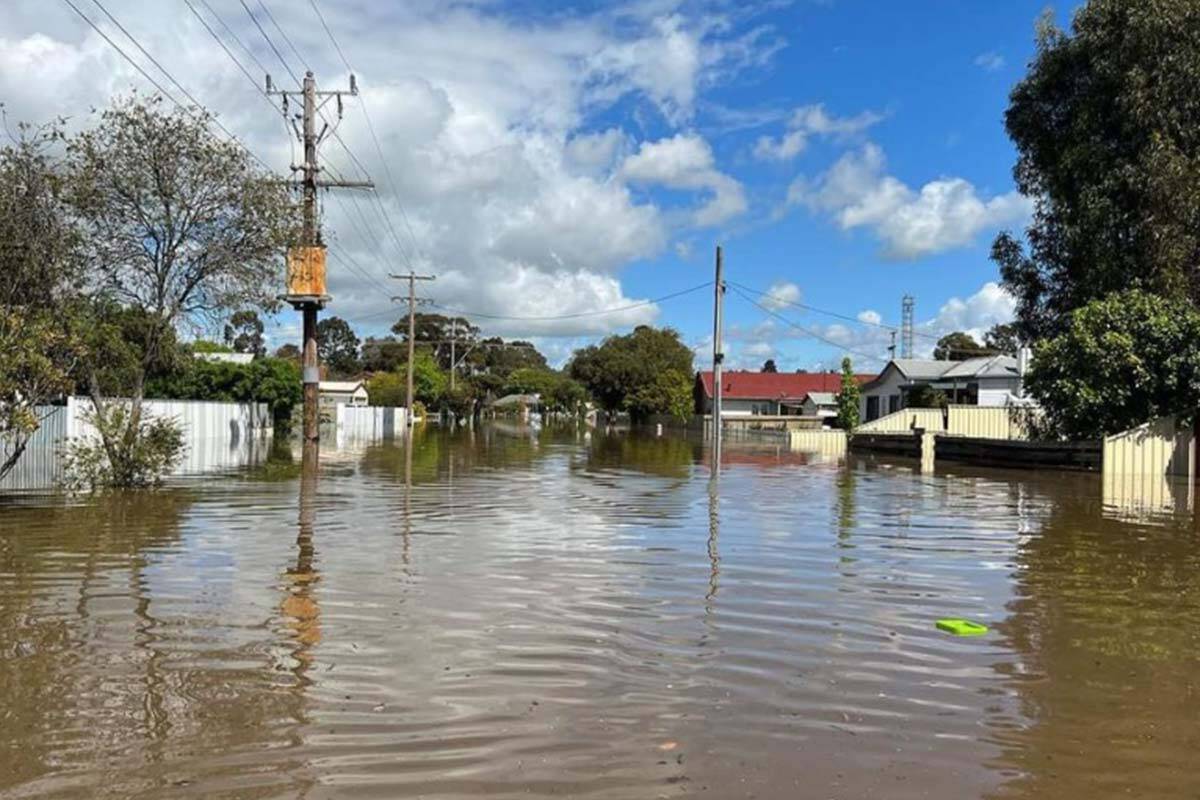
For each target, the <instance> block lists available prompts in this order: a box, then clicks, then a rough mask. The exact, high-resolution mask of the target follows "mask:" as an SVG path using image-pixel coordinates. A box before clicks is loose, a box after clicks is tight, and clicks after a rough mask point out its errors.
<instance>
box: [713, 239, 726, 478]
mask: <svg viewBox="0 0 1200 800" xmlns="http://www.w3.org/2000/svg"><path fill="white" fill-rule="evenodd" d="M724 313H725V279H724V259H723V257H722V253H721V245H717V278H716V282H715V284H714V289H713V406H712V471H713V474H714V475H715V474H716V473H718V472H720V470H721V427H722V426H721V362H722V361H724V360H725V353H724V352H722V350H721V328H722V327H723V324H722V323H723V318H724Z"/></svg>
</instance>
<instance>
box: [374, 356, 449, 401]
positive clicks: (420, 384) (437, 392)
mask: <svg viewBox="0 0 1200 800" xmlns="http://www.w3.org/2000/svg"><path fill="white" fill-rule="evenodd" d="M407 370H408V364H407V362H405V363H403V364H401V365H400V366H399V367H398V368H397V369H396V371H395V372H381V373H379V374H377V375H375V376H374V377H372V378H371V380H370V381H368V382H367V393H368V395H369V396H370V402H371V405H373V406H393V407H396V406H403V405H404V404H405V403H406V402H407V399H408V371H407ZM448 382H449V377H448V376H447V375H446V373H444V372H442V370H440V369H439V368H438V365H437V363H436V362H434V360H433V356H432V355H431V354H430V353H428V352H418V353H417V354H416V358H415V359H414V360H413V395H414V399H415V400H418V401H420V402H421V403H422V404H423V405H424V406H426V407H429V408H438V407H440V404H441V400H442V395H443V394H444V393H445V391H446V386H447V384H448Z"/></svg>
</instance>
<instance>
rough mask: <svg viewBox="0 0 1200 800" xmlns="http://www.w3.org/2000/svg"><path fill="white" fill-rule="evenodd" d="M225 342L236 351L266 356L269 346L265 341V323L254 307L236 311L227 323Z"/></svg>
mask: <svg viewBox="0 0 1200 800" xmlns="http://www.w3.org/2000/svg"><path fill="white" fill-rule="evenodd" d="M225 343H226V344H227V345H229V346H230V347H232V348H233V350H234V352H236V353H253V354H254V355H255V356H265V355H266V354H267V346H266V345H265V344H264V343H263V324H262V320H261V319H259V318H258V312H256V311H254V310H253V309H244V310H242V311H236V312H234V314H233V316H231V317H230V318H229V322H228V323H227V324H226V325H225Z"/></svg>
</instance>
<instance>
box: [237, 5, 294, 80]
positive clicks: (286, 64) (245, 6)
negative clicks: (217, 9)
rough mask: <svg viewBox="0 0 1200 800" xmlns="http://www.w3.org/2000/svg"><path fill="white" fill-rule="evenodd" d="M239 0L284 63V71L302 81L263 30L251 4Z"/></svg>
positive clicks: (272, 49)
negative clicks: (251, 8)
mask: <svg viewBox="0 0 1200 800" xmlns="http://www.w3.org/2000/svg"><path fill="white" fill-rule="evenodd" d="M238 2H240V3H241V4H242V8H244V9H245V10H246V15H247V16H249V17H250V21H251V22H253V23H254V27H256V28H258V32H259V33H261V34H262V37H263V39H265V40H266V42H267V46H268V47H270V48H271V52H273V53H274V54H275V57H276V58H277V59H279V63H280V64H282V65H283V69H284V71H285V72H287V74H288V75H290V76H291V77H292V80H293V81H295V82H296V83H300V79H299V78H298V77H296V73H295V72H293V71H292V67H291V65H290V64H288V63H287V60H286V59H285V58H284V57H283V53H280V52H279V48H278V47H276V46H275V42H273V41H271V37H270V36H267V32H266V31H265V30H263V26H262V25H261V24H260V23H259V21H258V18H257V17H255V16H254V12H253V11H251V10H250V6H248V5H246V0H238Z"/></svg>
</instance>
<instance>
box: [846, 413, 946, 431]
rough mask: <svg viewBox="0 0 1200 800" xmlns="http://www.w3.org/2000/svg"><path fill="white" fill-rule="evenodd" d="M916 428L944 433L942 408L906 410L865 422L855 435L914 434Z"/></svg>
mask: <svg viewBox="0 0 1200 800" xmlns="http://www.w3.org/2000/svg"><path fill="white" fill-rule="evenodd" d="M914 428H924V429H925V430H926V431H927V432H928V433H942V432H944V431H945V430H946V423H945V420H944V419H943V417H942V410H941V409H940V408H905V409H902V410H900V411H895V412H893V413H891V414H888V415H887V416H886V417H880V418H879V419H875V420H871V421H870V422H864V423H863V424H862V425H859V426H858V427H857V428H855V429H854V432H855V433H912V431H913V429H914Z"/></svg>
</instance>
